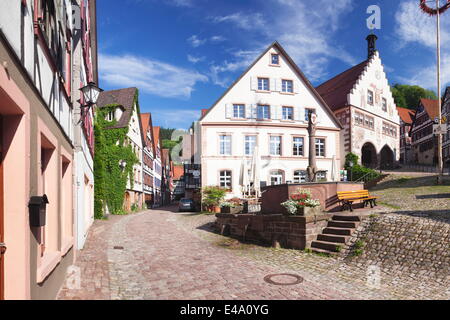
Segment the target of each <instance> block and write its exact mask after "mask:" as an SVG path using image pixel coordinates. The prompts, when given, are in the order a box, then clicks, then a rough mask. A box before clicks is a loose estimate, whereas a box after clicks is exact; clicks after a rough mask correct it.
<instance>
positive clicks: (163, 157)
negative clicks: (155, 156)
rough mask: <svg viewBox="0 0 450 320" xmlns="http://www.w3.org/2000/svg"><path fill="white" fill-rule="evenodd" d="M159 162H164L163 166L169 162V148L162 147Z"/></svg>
mask: <svg viewBox="0 0 450 320" xmlns="http://www.w3.org/2000/svg"><path fill="white" fill-rule="evenodd" d="M161 162H162V163H164V165H165V166H166V165H168V164H169V163H170V155H169V149H162V154H161Z"/></svg>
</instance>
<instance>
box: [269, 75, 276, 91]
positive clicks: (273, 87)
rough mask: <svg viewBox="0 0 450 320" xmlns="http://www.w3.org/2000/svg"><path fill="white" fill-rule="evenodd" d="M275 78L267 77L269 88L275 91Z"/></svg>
mask: <svg viewBox="0 0 450 320" xmlns="http://www.w3.org/2000/svg"><path fill="white" fill-rule="evenodd" d="M276 82H277V81H276V79H275V78H270V79H269V90H270V91H276V90H275V87H276Z"/></svg>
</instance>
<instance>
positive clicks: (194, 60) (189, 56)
mask: <svg viewBox="0 0 450 320" xmlns="http://www.w3.org/2000/svg"><path fill="white" fill-rule="evenodd" d="M187 59H188V61H189V62H192V63H194V64H195V63H198V62H200V61H204V60H205V59H206V57H194V56H191V55H190V54H188V55H187Z"/></svg>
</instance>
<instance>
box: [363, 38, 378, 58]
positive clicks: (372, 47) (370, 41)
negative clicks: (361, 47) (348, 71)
mask: <svg viewBox="0 0 450 320" xmlns="http://www.w3.org/2000/svg"><path fill="white" fill-rule="evenodd" d="M366 40H367V50H368V54H367V59H370V58H371V57H372V56H373V55H374V54H375V51H377V48H376V42H377V40H378V37H377V36H376V35H374V34H369V35H368V36H367V38H366Z"/></svg>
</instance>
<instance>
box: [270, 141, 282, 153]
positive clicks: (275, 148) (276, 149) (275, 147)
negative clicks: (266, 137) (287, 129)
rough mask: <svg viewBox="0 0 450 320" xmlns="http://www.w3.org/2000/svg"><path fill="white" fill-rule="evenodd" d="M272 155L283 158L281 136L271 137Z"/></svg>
mask: <svg viewBox="0 0 450 320" xmlns="http://www.w3.org/2000/svg"><path fill="white" fill-rule="evenodd" d="M270 155H272V156H281V136H271V137H270Z"/></svg>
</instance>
